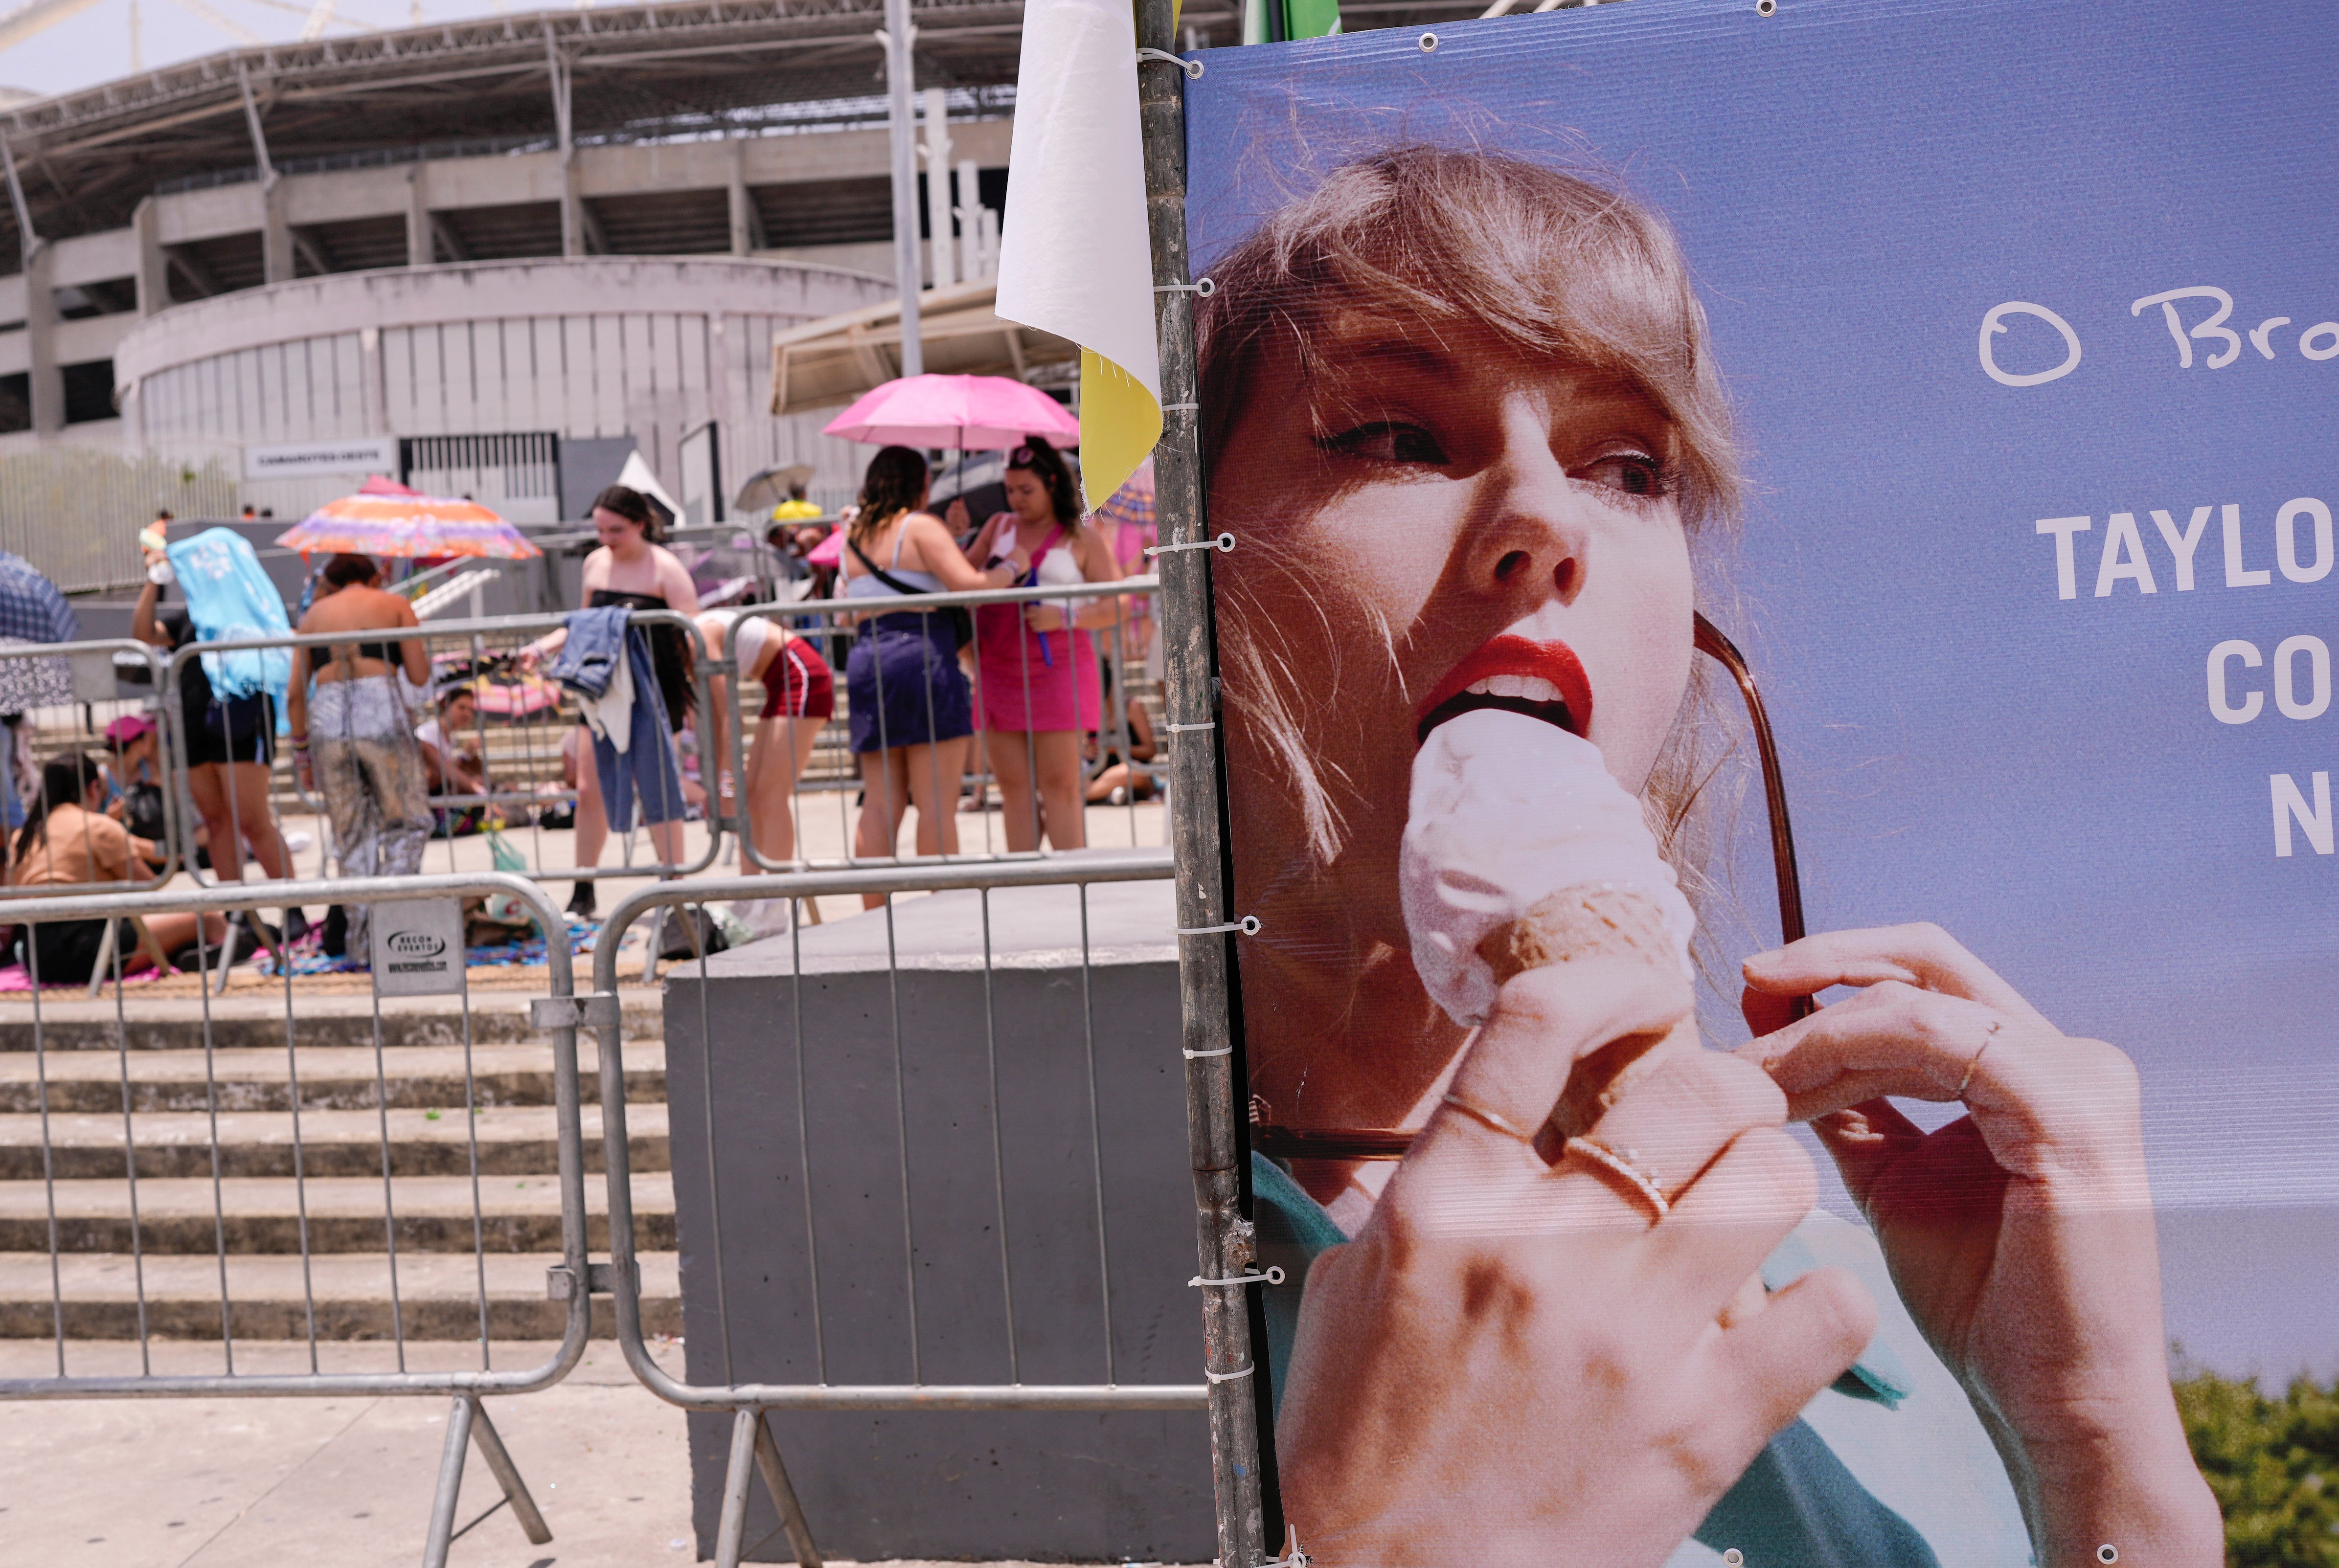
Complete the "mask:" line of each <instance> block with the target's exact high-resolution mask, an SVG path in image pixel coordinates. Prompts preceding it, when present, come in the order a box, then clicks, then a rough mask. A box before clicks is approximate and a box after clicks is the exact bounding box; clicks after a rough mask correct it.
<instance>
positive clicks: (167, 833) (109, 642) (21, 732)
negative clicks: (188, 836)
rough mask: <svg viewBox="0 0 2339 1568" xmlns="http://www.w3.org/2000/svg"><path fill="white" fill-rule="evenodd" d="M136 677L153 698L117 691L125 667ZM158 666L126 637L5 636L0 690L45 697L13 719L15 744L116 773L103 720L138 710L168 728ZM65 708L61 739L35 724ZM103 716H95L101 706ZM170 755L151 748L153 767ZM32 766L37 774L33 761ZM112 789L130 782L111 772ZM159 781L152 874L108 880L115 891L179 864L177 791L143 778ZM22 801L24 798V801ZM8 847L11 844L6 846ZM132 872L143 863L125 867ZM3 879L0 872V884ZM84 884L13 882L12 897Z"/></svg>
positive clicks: (169, 714)
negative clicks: (68, 720) (159, 828)
mask: <svg viewBox="0 0 2339 1568" xmlns="http://www.w3.org/2000/svg"><path fill="white" fill-rule="evenodd" d="M125 667H126V668H127V669H129V670H131V671H133V672H135V674H136V676H143V681H140V682H138V683H137V684H143V685H146V686H147V687H148V688H149V689H150V690H152V691H153V693H155V694H156V695H155V698H154V699H143V698H140V697H136V696H131V697H124V696H123V695H121V684H122V681H123V673H122V672H123V670H124V668H125ZM165 668H166V666H164V664H163V656H162V655H161V654H160V653H158V652H156V651H155V650H154V649H153V648H152V647H149V646H147V645H146V644H144V643H142V642H137V641H134V640H133V639H131V638H127V637H120V638H102V639H96V640H93V641H88V642H78V643H31V644H21V643H12V644H9V645H6V646H0V690H8V691H22V692H29V693H31V694H34V695H39V696H44V697H47V698H50V699H52V700H50V701H48V702H45V703H42V704H39V705H34V706H32V707H30V708H28V709H27V711H26V712H25V715H24V716H23V718H22V719H21V720H20V721H19V722H18V724H17V725H15V739H14V745H19V746H26V747H29V748H32V751H33V754H34V759H35V762H36V763H37V762H43V761H46V760H48V757H49V756H50V755H54V754H64V753H68V752H77V753H80V754H84V755H86V756H90V757H92V758H94V759H95V760H97V761H98V762H100V763H101V764H105V765H106V766H107V767H108V769H109V771H111V772H114V773H118V772H119V771H120V769H119V768H118V767H117V766H116V764H117V763H118V761H119V759H118V758H117V757H115V756H113V754H111V751H110V748H109V746H108V744H107V742H106V740H105V738H104V730H105V726H106V723H107V722H110V721H111V720H113V719H114V718H118V717H120V716H122V715H125V714H133V713H134V714H138V715H143V716H145V717H147V718H149V719H151V720H153V722H154V723H155V724H156V725H157V726H158V727H159V728H160V729H161V730H162V731H163V733H164V734H165V735H167V734H168V732H169V730H170V727H171V724H172V720H173V711H172V709H171V708H170V706H169V705H167V704H163V703H161V702H160V700H159V699H160V697H161V695H162V693H163V687H164V677H165ZM59 710H64V711H65V712H67V713H68V714H76V713H77V716H78V717H79V718H80V719H81V723H79V724H78V725H72V726H71V727H70V728H69V729H68V730H67V734H66V737H65V739H64V744H63V745H59V744H58V743H57V740H56V737H54V735H50V734H49V733H48V732H47V731H46V730H45V729H44V726H43V725H41V723H40V720H41V719H42V717H43V716H44V713H54V712H56V711H59ZM101 712H102V713H104V715H105V717H104V720H101V719H100V718H99V717H98V715H99V714H100V713H101ZM169 754H170V753H169V751H168V742H167V740H166V741H165V742H164V747H163V751H162V752H161V753H159V754H158V756H157V759H156V764H155V771H156V772H158V773H163V774H168V773H169V772H170V771H171V769H170V766H169V764H168V763H167V762H166V761H164V760H163V759H164V758H167V757H168V755H169ZM33 772H34V773H35V776H37V775H38V774H39V772H40V769H39V768H38V767H37V766H36V767H35V769H34V770H33ZM133 782H134V781H130V780H124V779H121V778H118V777H117V778H115V779H114V780H113V784H114V785H115V787H116V789H117V790H118V789H120V788H123V787H125V786H126V785H127V784H130V783H133ZM149 782H151V783H153V784H158V785H160V786H162V792H161V793H162V801H163V836H162V838H160V839H158V840H154V841H153V843H154V844H155V846H156V848H157V849H159V850H160V851H161V852H162V854H163V858H162V860H161V861H160V863H149V864H150V865H156V869H154V871H153V874H152V875H151V876H148V877H145V878H143V879H133V880H131V881H128V882H124V883H114V884H109V885H111V886H113V888H114V889H115V891H119V892H143V891H146V890H149V889H153V888H159V887H162V886H163V885H164V884H165V883H168V882H169V881H170V880H171V877H172V874H173V872H174V871H175V870H176V869H177V867H178V864H179V856H178V844H179V843H180V840H181V833H180V832H179V827H178V821H179V803H178V799H177V794H178V792H177V791H176V790H174V789H173V788H171V787H170V784H171V781H170V780H169V779H168V778H157V779H153V780H151V781H149ZM26 804H30V803H26ZM10 848H11V850H12V851H13V848H14V846H13V844H12V845H11V846H10ZM130 869H131V870H133V871H136V870H140V869H143V868H142V867H139V866H135V865H133V866H132V867H131V868H130ZM5 880H6V878H5V874H0V883H5ZM85 891H86V889H85V888H82V889H76V888H74V887H70V886H64V887H53V886H36V887H29V888H20V889H17V890H15V892H13V893H12V894H10V896H12V897H33V898H38V897H44V896H54V895H56V894H60V893H66V894H70V893H73V892H85Z"/></svg>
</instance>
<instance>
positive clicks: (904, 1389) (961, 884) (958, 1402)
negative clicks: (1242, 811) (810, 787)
mask: <svg viewBox="0 0 2339 1568" xmlns="http://www.w3.org/2000/svg"><path fill="white" fill-rule="evenodd" d="M1172 874H1173V868H1172V865H1171V862H1170V860H1169V856H1168V855H1166V854H1161V853H1154V854H1139V855H1115V856H1110V857H1108V856H1105V855H1102V854H1098V855H1094V856H1088V855H1082V856H1079V857H1061V858H1051V859H1044V860H1043V859H1033V858H1028V857H1027V858H1023V859H1019V860H1014V861H977V862H967V861H947V862H945V861H940V860H934V859H929V860H927V861H925V862H923V863H913V862H906V861H905V862H903V863H901V864H900V865H898V866H895V865H888V866H885V867H882V868H864V869H859V870H836V871H817V872H796V873H788V874H785V875H775V876H760V877H737V878H722V879H708V880H706V881H703V882H696V883H690V884H687V885H684V884H678V883H661V884H658V885H656V886H652V887H646V888H643V889H641V890H639V891H637V892H634V893H632V894H630V895H628V896H627V898H626V899H625V900H624V901H623V902H620V903H619V904H618V905H617V908H616V909H614V910H612V911H611V912H610V915H609V922H608V924H607V927H606V928H605V929H604V931H603V933H602V941H601V942H600V943H599V944H598V945H597V947H596V949H595V951H594V959H593V984H594V991H592V992H591V993H590V994H588V995H587V996H584V997H581V998H579V999H578V1003H577V1005H578V1010H579V1012H580V1014H583V1015H586V1016H587V1017H588V1019H589V1021H590V1023H591V1026H592V1027H593V1028H594V1029H595V1030H596V1031H597V1034H598V1037H599V1040H598V1046H599V1062H600V1073H601V1127H602V1143H603V1151H604V1155H603V1157H604V1161H605V1169H606V1171H607V1184H608V1200H607V1203H608V1216H609V1263H608V1266H607V1270H606V1275H604V1274H602V1273H600V1272H597V1274H596V1281H597V1284H598V1282H599V1281H600V1280H602V1279H603V1278H606V1281H607V1286H608V1287H609V1290H610V1293H611V1296H612V1297H613V1306H614V1308H615V1317H616V1326H617V1343H618V1346H619V1348H620V1350H621V1351H622V1353H623V1354H624V1356H625V1358H626V1364H627V1366H628V1367H629V1368H631V1369H632V1371H633V1374H634V1376H636V1377H637V1379H639V1380H640V1382H641V1383H642V1385H643V1386H645V1387H646V1388H647V1389H649V1391H650V1392H651V1393H653V1394H655V1395H657V1396H658V1397H659V1398H661V1399H664V1400H666V1401H667V1402H668V1403H670V1404H673V1405H679V1406H681V1407H682V1408H684V1409H686V1410H696V1411H729V1412H732V1413H733V1415H734V1423H733V1429H732V1440H731V1449H730V1459H729V1468H728V1470H727V1472H726V1476H725V1488H724V1494H723V1502H722V1508H721V1515H720V1526H719V1529H718V1533H717V1545H716V1563H717V1564H718V1568H735V1565H736V1564H737V1563H738V1562H739V1561H740V1560H741V1558H742V1557H743V1556H744V1555H745V1554H746V1553H749V1552H752V1551H753V1550H754V1549H755V1543H748V1542H746V1541H745V1538H744V1530H745V1514H746V1508H747V1504H748V1501H749V1494H750V1492H751V1490H752V1477H753V1474H754V1473H755V1472H756V1471H760V1472H761V1474H762V1476H763V1478H764V1483H765V1488H766V1490H767V1491H768V1492H769V1493H770V1494H771V1498H772V1502H773V1504H774V1506H775V1508H776V1509H777V1510H778V1513H779V1516H780V1520H781V1524H782V1528H783V1529H784V1530H785V1532H786V1533H787V1534H788V1537H789V1540H790V1542H791V1544H792V1545H793V1547H794V1552H795V1555H796V1559H797V1561H798V1563H801V1564H803V1565H804V1568H819V1563H820V1556H819V1552H818V1549H817V1547H816V1545H815V1544H814V1539H813V1536H812V1532H811V1529H810V1526H809V1524H807V1523H806V1522H805V1519H804V1512H803V1509H802V1507H801V1506H800V1504H798V1502H797V1499H796V1496H795V1493H794V1488H793V1485H792V1484H791V1483H790V1482H789V1480H788V1477H787V1472H786V1468H785V1464H783V1462H782V1460H781V1456H780V1453H779V1449H778V1446H777V1445H776V1443H775V1440H774V1439H773V1437H772V1435H771V1432H770V1428H769V1426H768V1425H767V1424H766V1422H765V1413H766V1412H769V1411H775V1410H796V1411H804V1410H855V1411H880V1410H1050V1411H1087V1412H1102V1411H1147V1410H1150V1411H1160V1410H1190V1411H1197V1412H1199V1411H1202V1410H1204V1409H1206V1408H1207V1407H1208V1406H1209V1403H1210V1390H1209V1385H1207V1384H1201V1383H1197V1384H1116V1383H1113V1382H1111V1381H1110V1350H1109V1348H1108V1359H1107V1363H1106V1365H1107V1378H1108V1381H1105V1382H1100V1383H1093V1384H1075V1383H1052V1384H1023V1383H1007V1384H930V1383H923V1382H919V1381H915V1380H914V1378H915V1373H914V1372H913V1381H912V1382H909V1383H905V1384H839V1383H830V1382H827V1381H825V1380H823V1381H821V1382H817V1383H809V1384H775V1383H736V1382H732V1383H724V1384H694V1383H689V1382H685V1381H680V1380H677V1379H676V1378H675V1377H674V1376H671V1375H670V1374H668V1373H667V1372H666V1369H665V1368H664V1367H662V1366H659V1365H658V1364H657V1363H656V1360H654V1359H653V1358H652V1357H651V1355H650V1352H649V1348H648V1346H647V1345H646V1343H645V1339H644V1334H643V1325H642V1310H641V1276H640V1265H639V1262H638V1260H637V1238H636V1236H635V1229H634V1217H633V1216H634V1210H633V1199H632V1191H631V1181H632V1175H631V1165H630V1145H629V1142H628V1137H627V1127H626V1069H625V1060H624V1050H625V1042H624V1040H623V1039H622V1034H623V1031H622V1029H621V1028H620V1025H619V1018H618V1013H617V1006H616V986H617V947H618V944H619V942H620V941H621V940H622V938H623V937H624V934H625V932H626V931H627V928H628V927H629V926H630V925H631V924H632V922H634V921H635V920H637V919H638V918H640V917H641V916H642V915H643V914H645V913H646V912H650V911H652V910H654V909H658V908H661V907H672V906H674V905H677V904H685V903H701V902H707V901H711V900H716V899H741V898H771V897H785V898H791V899H803V898H815V897H820V896H824V895H852V894H859V893H882V894H887V895H891V894H895V893H902V892H943V891H947V890H953V889H981V890H984V891H985V892H988V891H990V890H994V889H1000V888H1030V887H1057V886H1072V887H1077V888H1079V889H1080V890H1081V895H1082V897H1083V899H1084V900H1085V897H1086V890H1087V888H1088V887H1089V886H1091V885H1092V884H1096V883H1124V882H1160V881H1168V880H1169V879H1170V877H1171V876H1172ZM1085 920H1086V914H1085V903H1083V913H1082V921H1083V927H1082V929H1083V932H1085V929H1086V928H1085ZM1082 964H1083V968H1084V969H1085V967H1086V964H1087V954H1086V951H1085V944H1084V946H1083V952H1082ZM799 967H800V966H799ZM706 1027H707V1025H706V1020H705V1019H704V1018H703V1017H702V1020H701V1029H702V1031H705V1029H706ZM704 1087H705V1089H706V1093H707V1095H708V1097H709V1102H710V1109H711V1101H712V1096H713V1091H714V1085H713V1083H712V1082H711V1080H710V1081H709V1082H708V1083H707V1084H706V1085H705V1086H704ZM1092 1092H1093V1091H1092V1088H1091V1096H1092ZM1091 1103H1093V1100H1092V1098H1091ZM992 1115H993V1117H994V1119H995V1118H996V1116H997V1115H998V1107H997V1102H996V1100H995V1098H994V1100H993V1103H992ZM995 1134H996V1129H995V1128H994V1136H995ZM707 1158H708V1159H709V1160H710V1162H712V1161H714V1160H715V1159H716V1149H715V1146H714V1144H713V1142H712V1140H711V1138H710V1141H709V1143H708V1146H707ZM714 1177H715V1172H714V1170H713V1169H712V1167H711V1165H710V1170H709V1178H710V1179H709V1187H708V1190H709V1193H710V1195H712V1194H713V1193H715V1191H716V1188H717V1187H718V1186H719V1183H717V1182H716V1180H715V1179H714ZM1098 1190H1099V1194H1100V1200H1101V1193H1102V1181H1101V1173H1099V1187H1098ZM905 1197H906V1189H905ZM807 1201H809V1189H808V1188H807ZM709 1212H710V1220H709V1223H710V1225H711V1227H712V1230H711V1233H710V1235H709V1237H708V1238H707V1242H706V1246H705V1248H704V1251H705V1253H706V1256H707V1257H709V1258H710V1259H712V1260H713V1263H712V1267H714V1269H715V1279H716V1287H717V1289H718V1291H719V1289H720V1287H721V1277H722V1275H721V1259H722V1257H723V1245H724V1243H723V1235H722V1217H721V1211H720V1208H719V1207H711V1208H710V1211H709ZM1100 1237H1101V1233H1100ZM1103 1261H1104V1260H1103V1259H1101V1258H1100V1264H1102V1263H1103ZM815 1267H816V1264H815ZM1103 1286H1104V1288H1103V1298H1104V1299H1105V1300H1107V1301H1110V1296H1111V1291H1110V1275H1109V1273H1108V1274H1106V1275H1105V1276H1104V1277H1103ZM717 1316H718V1317H721V1318H722V1319H723V1321H722V1322H721V1323H718V1325H717V1326H716V1333H717V1334H718V1335H720V1334H723V1333H727V1331H728V1318H727V1314H726V1313H725V1312H724V1311H723V1309H722V1306H721V1303H720V1299H719V1297H718V1305H717ZM693 1332H694V1334H696V1333H701V1332H706V1331H705V1330H703V1329H694V1331H693ZM814 1332H815V1334H817V1332H818V1319H817V1308H815V1318H814ZM1109 1332H1110V1330H1109V1328H1108V1334H1109ZM1108 1346H1109V1340H1108ZM913 1365H914V1362H913ZM822 1375H823V1378H824V1379H825V1366H823V1370H822Z"/></svg>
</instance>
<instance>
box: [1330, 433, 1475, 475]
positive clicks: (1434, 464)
mask: <svg viewBox="0 0 2339 1568" xmlns="http://www.w3.org/2000/svg"><path fill="white" fill-rule="evenodd" d="M1317 445H1318V446H1320V447H1322V448H1323V449H1325V450H1327V451H1333V452H1338V453H1340V454H1341V455H1343V456H1344V457H1351V458H1364V459H1367V460H1369V461H1372V462H1378V463H1407V464H1417V465H1420V466H1422V467H1425V468H1443V467H1445V466H1446V461H1447V459H1446V449H1445V448H1443V447H1441V446H1439V445H1438V444H1437V438H1436V436H1434V435H1432V434H1430V433H1429V431H1428V430H1426V429H1423V428H1422V427H1421V426H1419V425H1407V424H1398V423H1395V422H1391V421H1381V422H1377V423H1374V424H1369V425H1358V426H1357V427H1356V428H1355V429H1350V430H1344V431H1342V432H1340V433H1339V434H1338V435H1336V436H1320V437H1318V438H1317Z"/></svg>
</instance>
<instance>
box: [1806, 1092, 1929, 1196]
mask: <svg viewBox="0 0 2339 1568" xmlns="http://www.w3.org/2000/svg"><path fill="white" fill-rule="evenodd" d="M1811 1131H1812V1132H1813V1133H1815V1134H1817V1135H1818V1137H1819V1140H1820V1142H1821V1144H1822V1145H1824V1146H1825V1147H1826V1149H1827V1151H1828V1154H1829V1156H1830V1157H1831V1158H1832V1159H1834V1160H1835V1168H1836V1170H1837V1171H1838V1172H1839V1173H1840V1174H1841V1176H1842V1177H1843V1185H1844V1188H1845V1190H1847V1191H1849V1192H1850V1194H1851V1199H1852V1201H1853V1202H1854V1203H1857V1204H1859V1205H1860V1211H1861V1212H1862V1213H1866V1212H1867V1210H1868V1195H1869V1193H1870V1191H1871V1190H1873V1189H1874V1188H1875V1186H1876V1178H1878V1177H1880V1176H1881V1175H1883V1174H1884V1172H1886V1171H1887V1170H1890V1169H1891V1168H1892V1166H1893V1164H1894V1163H1895V1162H1896V1161H1898V1160H1900V1159H1903V1158H1904V1157H1906V1156H1907V1155H1909V1154H1910V1153H1911V1152H1912V1151H1913V1150H1914V1149H1916V1148H1917V1146H1918V1145H1919V1144H1920V1143H1922V1142H1924V1141H1925V1132H1924V1129H1922V1128H1920V1127H1919V1126H1918V1125H1917V1124H1916V1123H1915V1122H1913V1121H1911V1120H1910V1119H1908V1118H1907V1117H1905V1116H1903V1115H1901V1114H1900V1111H1899V1110H1898V1109H1895V1107H1894V1106H1893V1104H1892V1102H1891V1101H1890V1100H1863V1101H1862V1102H1860V1104H1858V1105H1855V1106H1852V1107H1851V1108H1850V1109H1846V1110H1835V1111H1830V1112H1829V1113H1828V1114H1826V1115H1825V1116H1821V1117H1816V1118H1814V1119H1812V1121H1811Z"/></svg>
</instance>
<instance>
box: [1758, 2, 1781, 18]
mask: <svg viewBox="0 0 2339 1568" xmlns="http://www.w3.org/2000/svg"><path fill="white" fill-rule="evenodd" d="M1778 14H1779V0H1754V15H1757V16H1776V15H1778Z"/></svg>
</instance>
